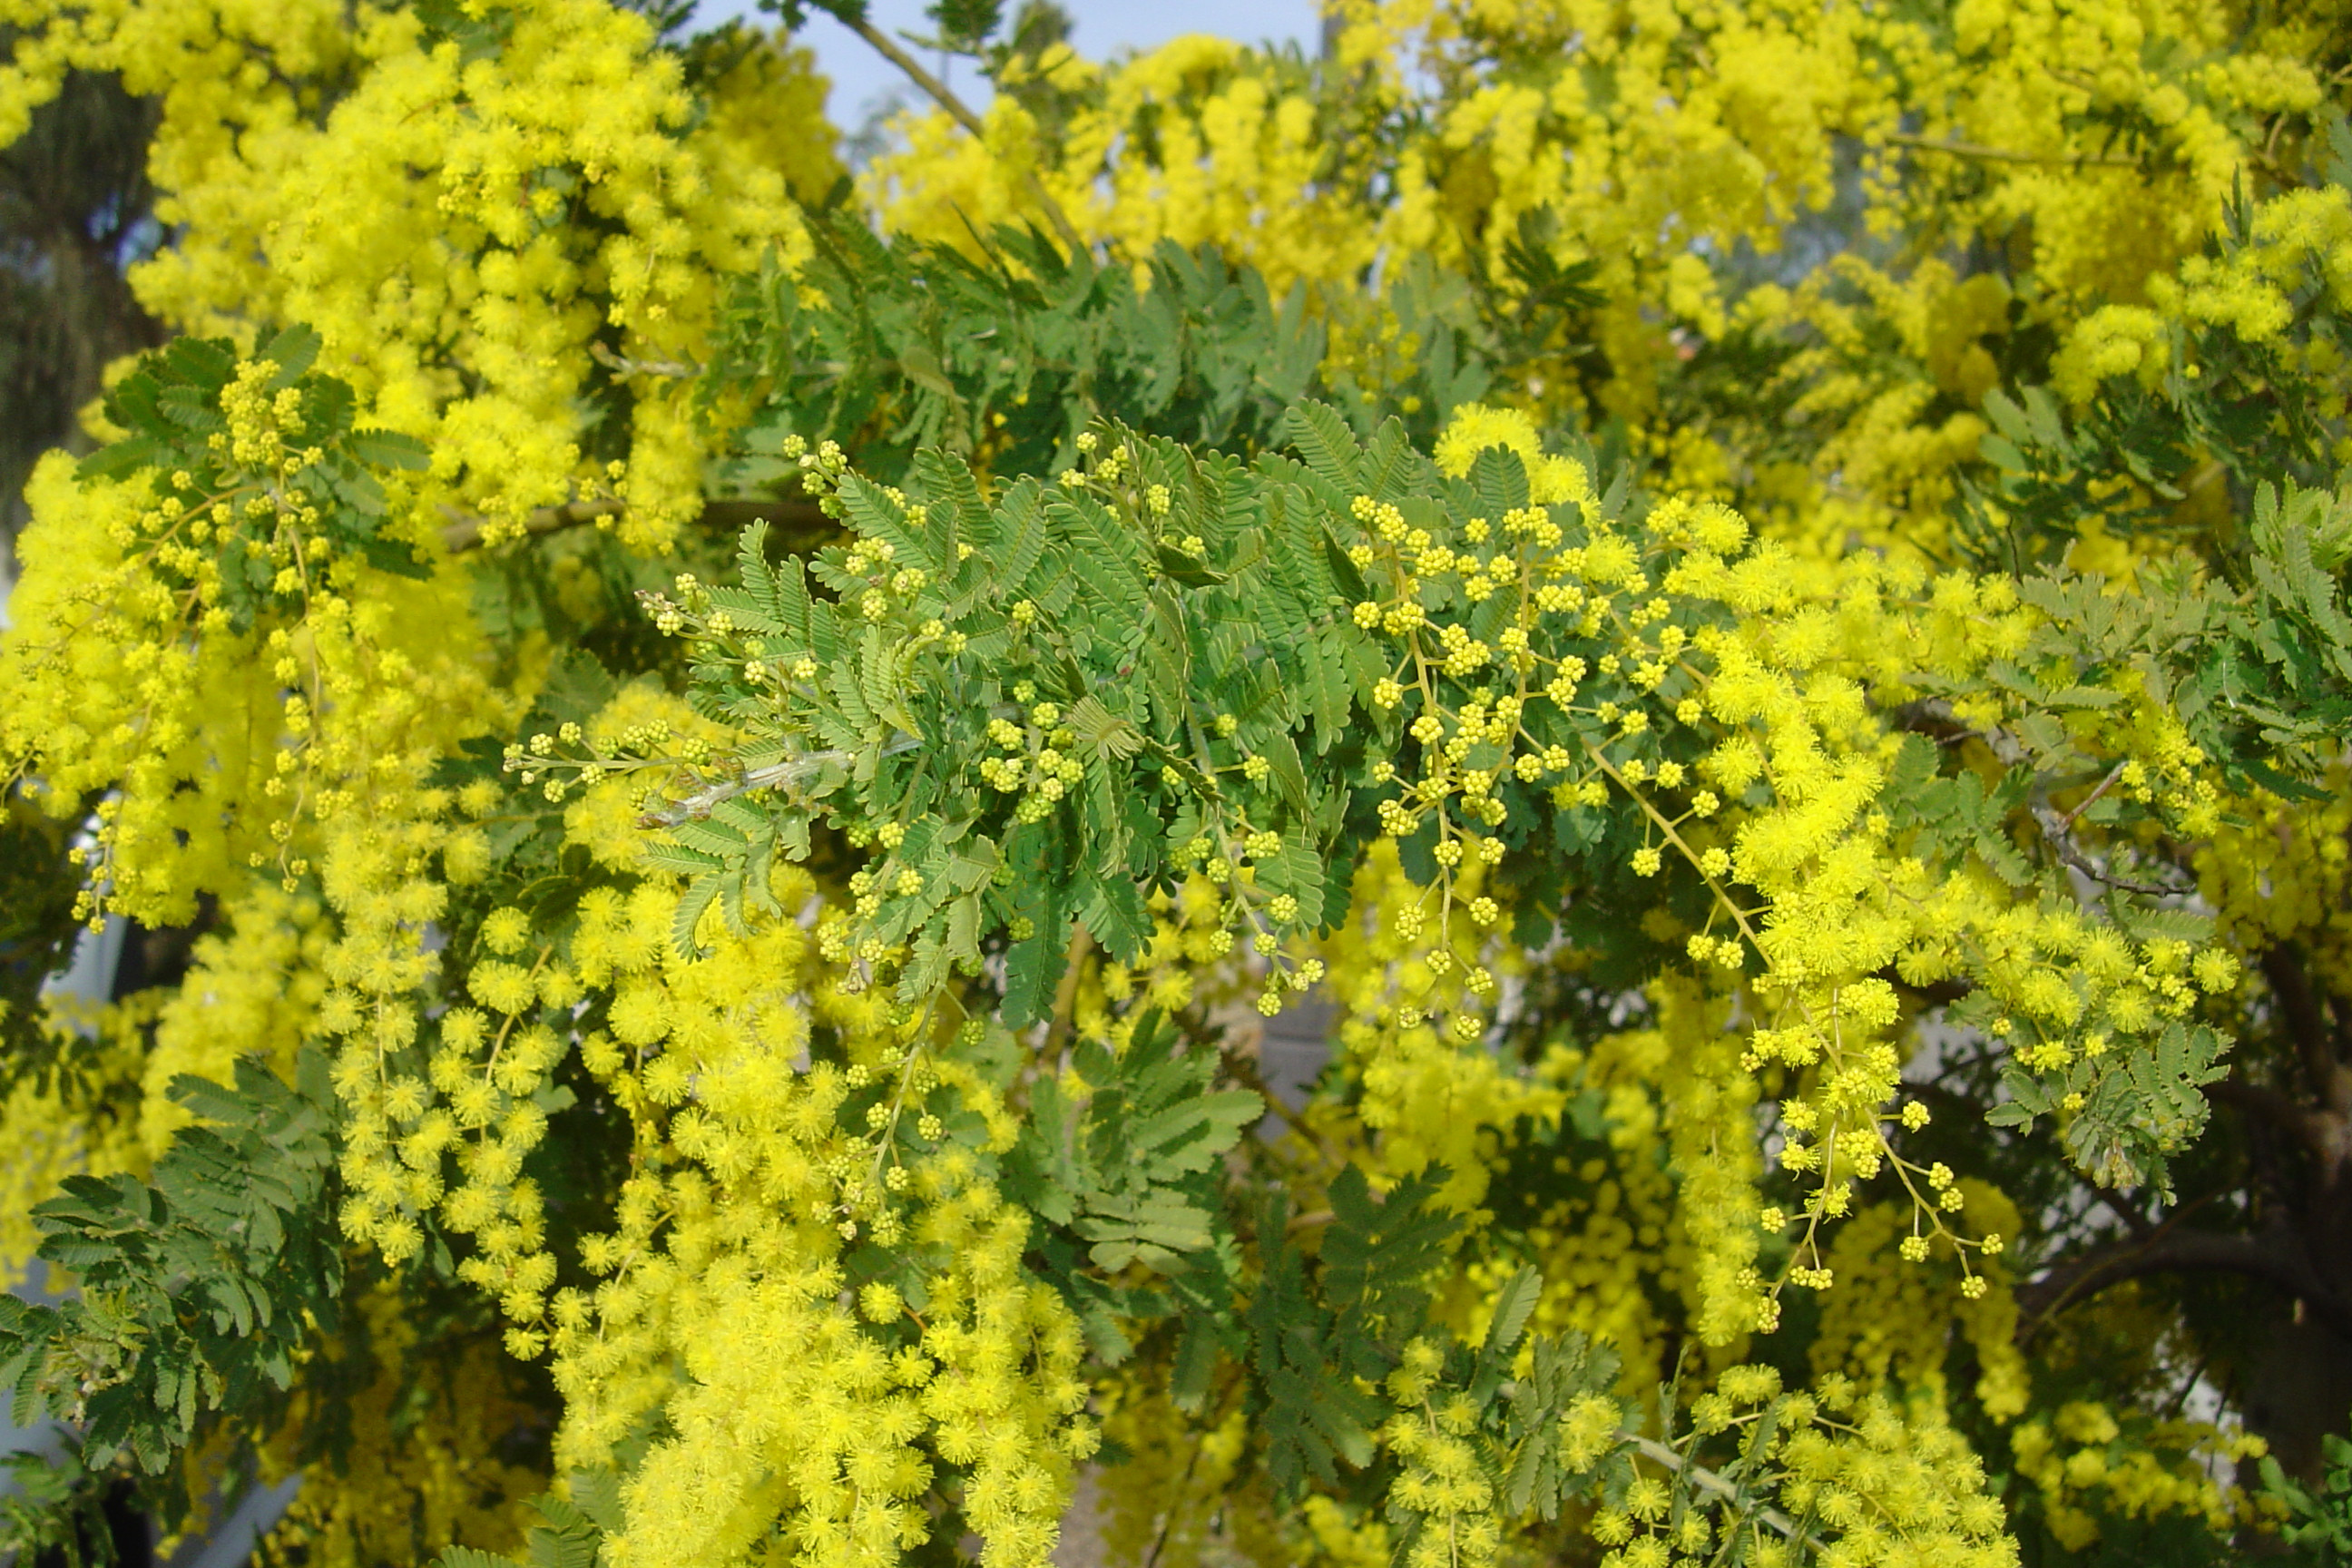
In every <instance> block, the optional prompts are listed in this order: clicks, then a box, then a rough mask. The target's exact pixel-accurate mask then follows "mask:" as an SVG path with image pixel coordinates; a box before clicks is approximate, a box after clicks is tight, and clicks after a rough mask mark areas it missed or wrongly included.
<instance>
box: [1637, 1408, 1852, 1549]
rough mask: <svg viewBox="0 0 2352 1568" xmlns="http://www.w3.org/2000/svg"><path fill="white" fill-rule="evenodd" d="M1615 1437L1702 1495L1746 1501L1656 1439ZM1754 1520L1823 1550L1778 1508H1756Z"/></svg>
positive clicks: (1702, 1467) (1734, 1489)
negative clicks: (1681, 1477) (1677, 1474)
mask: <svg viewBox="0 0 2352 1568" xmlns="http://www.w3.org/2000/svg"><path fill="white" fill-rule="evenodd" d="M1617 1436H1618V1439H1619V1440H1620V1441H1621V1442H1626V1443H1631V1444H1632V1445H1633V1447H1634V1448H1635V1449H1636V1450H1637V1451H1638V1452H1639V1453H1640V1454H1641V1455H1642V1457H1643V1458H1645V1459H1654V1460H1656V1461H1657V1462H1658V1463H1659V1464H1661V1465H1664V1466H1665V1467H1667V1468H1669V1469H1673V1470H1677V1471H1680V1472H1681V1473H1682V1474H1684V1475H1685V1476H1687V1477H1689V1478H1690V1481H1691V1484H1692V1485H1693V1486H1696V1487H1697V1488H1698V1489H1701V1490H1702V1491H1710V1492H1713V1493H1715V1494H1716V1495H1717V1497H1721V1498H1727V1499H1729V1500H1731V1501H1732V1502H1734V1503H1736V1504H1740V1505H1743V1506H1744V1505H1745V1504H1746V1503H1747V1502H1748V1497H1747V1494H1745V1493H1744V1492H1742V1491H1741V1490H1740V1489H1738V1487H1737V1486H1734V1485H1733V1484H1732V1483H1731V1482H1730V1481H1728V1480H1726V1479H1724V1478H1723V1477H1721V1476H1719V1475H1717V1474H1716V1473H1715V1472H1714V1471H1713V1470H1710V1469H1708V1468H1706V1466H1705V1465H1702V1464H1700V1463H1698V1462H1697V1461H1696V1460H1695V1459H1691V1458H1685V1457H1684V1456H1683V1455H1681V1454H1677V1453H1675V1451H1674V1450H1673V1449H1672V1448H1670V1447H1666V1445H1664V1443H1661V1442H1659V1441H1658V1440H1657V1439H1656V1438H1655V1437H1642V1436H1635V1435H1634V1434H1633V1433H1631V1432H1620V1433H1618V1434H1617ZM1754 1517H1756V1518H1757V1519H1759V1520H1760V1521H1763V1522H1764V1523H1766V1524H1768V1525H1769V1526H1771V1527H1772V1528H1773V1529H1774V1530H1777V1531H1780V1533H1781V1535H1782V1536H1784V1537H1786V1538H1787V1539H1788V1540H1790V1541H1802V1542H1804V1543H1805V1544H1806V1545H1808V1546H1810V1547H1811V1548H1812V1549H1813V1550H1814V1551H1816V1552H1818V1551H1820V1550H1821V1549H1822V1542H1819V1541H1817V1540H1815V1539H1814V1538H1813V1537H1812V1536H1811V1535H1808V1534H1806V1533H1805V1531H1804V1530H1803V1529H1802V1528H1801V1526H1799V1524H1798V1523H1797V1521H1795V1520H1793V1519H1790V1517H1789V1516H1788V1515H1787V1514H1785V1513H1782V1512H1781V1511H1780V1510H1779V1509H1777V1508H1758V1509H1757V1510H1755V1515H1754Z"/></svg>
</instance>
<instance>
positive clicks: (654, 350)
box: [0, 0, 831, 548]
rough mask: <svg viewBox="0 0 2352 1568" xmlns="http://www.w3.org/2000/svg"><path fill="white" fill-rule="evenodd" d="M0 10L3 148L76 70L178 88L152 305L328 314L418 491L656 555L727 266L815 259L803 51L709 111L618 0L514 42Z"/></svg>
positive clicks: (272, 11) (149, 91)
mask: <svg viewBox="0 0 2352 1568" xmlns="http://www.w3.org/2000/svg"><path fill="white" fill-rule="evenodd" d="M0 21H5V22H6V23H7V24H8V25H9V26H11V27H12V28H13V29H15V30H16V31H15V32H14V33H13V35H12V38H13V51H14V52H13V60H12V63H10V64H9V65H6V66H5V67H0V145H5V144H6V143H7V142H11V141H13V140H14V139H15V137H16V135H17V134H20V133H21V130H22V127H23V125H24V124H25V122H26V116H27V114H28V113H29V111H30V110H31V108H32V107H34V106H35V105H37V104H38V103H39V102H41V101H42V100H45V99H47V97H48V96H50V95H51V94H53V93H54V92H55V91H56V90H57V86H58V80H59V79H60V78H61V75H62V73H63V72H65V71H67V70H71V69H82V70H91V71H101V72H111V73H117V74H119V75H120V77H121V80H122V82H123V85H124V86H125V87H126V88H128V89H130V90H131V92H132V93H134V94H142V95H153V96H155V97H157V98H159V99H161V100H162V102H163V119H162V122H161V124H160V126H159V128H158V130H157V132H156V137H155V142H154V146H153V149H152V153H151V155H150V168H151V170H152V173H153V174H154V177H155V180H156V184H157V187H158V199H157V205H156V216H157V218H158V219H159V220H161V221H162V222H163V223H165V224H167V225H171V226H174V228H175V232H176V236H177V237H176V239H175V243H173V245H172V246H170V247H166V248H165V249H163V250H162V251H161V252H159V253H158V254H157V255H156V256H155V257H153V258H151V259H149V260H147V261H144V262H142V263H140V264H139V265H138V266H137V267H135V268H133V269H132V272H131V285H132V288H133V289H134V291H135V292H136V293H137V294H138V296H139V299H140V300H141V302H142V304H143V305H144V306H145V307H146V308H147V309H148V310H150V311H151V312H152V313H153V314H154V315H155V316H157V317H158V318H159V319H161V320H162V321H165V322H167V323H169V324H171V325H173V326H174V327H177V328H179V329H181V330H183V331H191V332H195V333H199V334H214V333H217V334H225V335H228V336H232V337H236V338H237V339H239V340H240V341H241V342H250V341H251V337H252V333H253V331H254V330H255V326H256V324H257V323H260V322H267V321H279V322H286V321H302V322H307V323H309V324H310V325H311V326H313V327H315V328H316V329H318V331H320V333H321V334H323V335H324V337H325V339H326V341H327V351H326V355H325V361H324V364H325V368H327V369H329V370H330V371H331V372H332V373H333V374H337V375H340V376H341V377H343V378H344V379H346V380H348V381H350V382H352V384H354V385H355V386H356V387H357V388H358V389H359V392H360V395H361V397H362V401H363V402H364V403H365V404H366V405H369V406H371V407H372V408H373V410H374V411H375V416H376V418H377V419H378V421H379V422H381V423H383V424H384V425H387V426H391V427H393V428H395V429H399V430H404V431H406V432H408V433H410V434H413V435H416V436H420V437H425V438H427V439H428V440H429V441H430V442H431V444H432V446H433V447H434V450H435V455H436V469H435V472H434V475H433V477H432V479H431V480H430V481H429V482H428V483H427V485H426V486H425V489H426V492H427V500H429V501H430V502H432V503H434V504H436V505H449V506H452V507H455V508H457V509H461V510H463V511H466V512H470V513H476V514H480V515H482V516H483V517H485V518H486V519H487V522H486V525H485V526H484V527H483V528H482V530H481V536H482V537H483V538H485V539H488V540H495V539H497V538H499V537H501V536H506V535H510V534H513V533H517V532H520V531H521V529H522V528H523V526H524V524H525V522H526V520H527V519H528V518H529V516H530V513H531V512H532V511H533V510H534V509H538V508H542V507H547V506H551V505H559V504H562V503H565V502H571V501H574V500H581V501H584V502H588V503H591V504H597V503H602V504H603V505H604V508H605V510H607V511H608V512H613V513H616V515H617V526H618V527H619V529H620V531H621V532H622V534H623V536H624V537H625V538H626V539H628V540H630V541H631V542H634V543H635V544H637V545H639V546H641V547H647V548H657V547H660V546H662V545H664V544H665V543H666V542H667V541H668V540H669V539H670V537H671V535H672V533H673V531H675V529H676V528H677V525H678V523H679V522H680V521H683V520H685V519H687V518H689V517H691V516H692V515H693V514H694V512H695V511H697V510H698V506H699V503H698V497H699V494H700V486H701V472H700V465H701V461H702V458H703V457H704V455H705V452H706V450H707V449H708V442H709V429H708V428H707V426H706V424H705V423H703V422H698V421H697V420H696V419H695V418H694V417H692V416H691V411H690V409H689V407H688V397H689V393H688V388H687V386H686V384H685V383H684V382H683V381H682V380H681V379H679V377H680V376H681V375H682V374H685V373H686V372H687V371H688V370H689V369H690V367H691V366H692V365H693V364H694V363H696V362H697V361H698V357H699V356H700V354H701V353H702V351H703V344H704V342H705V338H706V335H707V333H708V331H709V328H710V326H711V324H712V322H713V321H714V319H715V316H716V312H717V310H718V298H719V289H720V288H721V286H722V285H721V279H722V278H723V277H724V276H726V275H728V274H730V273H738V272H742V271H745V270H748V269H749V268H751V267H753V266H754V265H756V264H757V262H758V260H759V258H760V256H761V253H762V252H763V251H764V250H766V249H768V248H770V247H773V248H775V249H776V250H777V251H778V252H779V253H780V254H781V255H782V258H783V259H784V261H785V263H786V265H787V266H788V267H789V266H792V265H794V264H795V263H796V260H797V258H799V257H801V256H803V255H804V254H805V253H806V246H807V239H806V237H805V235H804V233H803V229H802V227H801V226H800V222H799V218H798V215H797V212H796V210H795V209H794V208H793V205H792V204H791V202H790V201H789V199H788V198H787V196H786V194H785V182H786V177H787V175H788V174H789V175H796V176H798V177H799V178H800V179H802V180H809V179H814V178H821V177H823V176H824V174H828V173H829V169H828V168H827V166H826V165H827V160H826V158H825V156H824V154H822V153H814V154H813V153H810V152H809V151H808V149H809V148H811V147H815V148H819V149H822V148H824V147H825V146H827V145H829V144H830V142H831V136H830V133H829V132H825V131H824V130H823V128H822V127H823V121H822V117H821V114H820V112H819V111H820V109H821V104H820V102H819V101H818V95H817V94H816V93H815V92H814V90H813V84H812V81H811V79H810V76H809V72H808V68H807V58H806V57H805V55H804V54H799V53H793V52H787V51H783V50H782V49H780V48H779V47H776V46H774V45H772V44H770V43H767V42H765V41H761V42H760V43H759V45H758V47H757V48H756V49H755V51H754V58H752V59H751V61H750V62H748V63H746V64H743V65H739V67H738V68H737V69H736V70H734V71H732V72H730V73H729V74H728V76H727V77H726V78H725V79H722V80H721V81H720V82H719V83H718V84H716V87H715V92H716V95H717V102H718V103H719V105H720V106H721V107H720V109H719V112H717V113H715V114H712V115H709V116H708V117H703V116H698V113H697V109H696V104H695V102H694V100H693V99H692V98H691V97H690V96H689V94H688V91H687V90H686V89H685V86H684V84H683V81H682V78H681V75H680V67H679V64H678V61H677V58H676V57H675V56H674V55H670V54H666V53H662V52H658V51H656V49H655V47H654V44H655V37H654V29H653V27H652V26H651V24H650V23H649V22H648V21H647V20H646V18H645V17H644V16H641V15H639V14H637V13H635V12H634V11H631V10H628V9H626V8H624V7H618V6H614V5H606V4H604V3H603V0H517V3H515V4H511V5H502V6H499V7H498V8H497V12H496V15H495V16H487V15H486V16H484V17H483V18H482V19H479V20H478V21H476V22H475V23H474V24H473V25H474V26H479V27H485V28H488V27H493V26H494V27H495V28H496V29H497V30H498V31H499V34H500V35H501V37H500V41H499V44H498V47H496V48H495V49H493V50H491V51H489V52H488V53H487V54H486V55H480V54H478V53H476V52H473V51H468V50H467V49H466V48H463V47H461V45H460V41H459V40H457V39H455V38H436V37H434V36H433V35H432V34H430V33H429V31H428V30H427V27H426V25H425V21H424V19H423V16H422V15H421V14H420V13H418V12H417V11H415V10H414V9H413V8H410V7H407V6H390V5H386V6H376V5H368V6H363V7H361V8H359V9H358V10H357V12H356V13H350V12H347V8H346V7H344V6H342V5H335V4H330V3H328V0H295V3H294V4H292V5H286V6H274V5H273V6H268V7H260V8H256V7H253V6H250V5H241V4H232V3H226V0H89V3H87V4H75V5H50V4H47V0H11V3H10V4H8V5H5V6H0ZM747 98H751V99H758V100H761V102H762V103H763V104H764V105H765V107H764V108H763V109H762V110H761V111H760V112H759V113H756V114H754V113H748V112H746V110H745V101H746V100H747ZM786 111H789V116H787V115H786ZM790 116H797V120H796V121H795V120H792V119H791V118H790ZM780 119H782V120H783V121H784V123H779V121H780ZM819 194H821V193H819ZM592 343H593V344H595V345H596V346H598V347H600V348H602V349H603V350H604V352H605V353H607V355H608V356H610V360H611V363H608V364H607V365H606V366H605V367H604V368H605V369H607V370H611V371H612V376H611V378H610V379H612V380H613V381H614V385H612V386H610V387H609V388H601V389H600V387H599V386H597V385H596V384H594V383H595V381H596V378H597V377H598V376H599V375H600V369H599V365H598V363H597V362H596V361H595V360H594V359H593V357H592V356H591V354H590V353H589V350H590V347H591V345H592ZM616 366H617V368H615V367H616ZM632 367H634V368H632ZM591 401H596V402H602V403H604V404H606V405H610V408H611V413H610V416H609V417H608V426H609V427H608V428H607V429H605V430H603V431H593V432H592V430H591V427H590V426H591V424H592V420H591V419H590V418H589V417H588V416H583V406H584V405H586V404H587V403H589V402H591ZM592 444H593V449H592ZM607 462H610V463H611V464H612V465H613V468H610V469H608V468H606V467H605V464H606V463H607ZM603 521H606V522H607V523H612V522H614V521H615V518H614V517H613V516H608V517H606V518H605V519H604V520H603Z"/></svg>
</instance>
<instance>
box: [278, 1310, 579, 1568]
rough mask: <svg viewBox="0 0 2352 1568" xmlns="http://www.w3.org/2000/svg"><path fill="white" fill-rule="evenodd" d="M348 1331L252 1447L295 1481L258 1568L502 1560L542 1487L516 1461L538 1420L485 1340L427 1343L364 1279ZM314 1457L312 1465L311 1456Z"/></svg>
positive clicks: (516, 1377)
mask: <svg viewBox="0 0 2352 1568" xmlns="http://www.w3.org/2000/svg"><path fill="white" fill-rule="evenodd" d="M346 1311H347V1313H348V1314H349V1321H350V1324H351V1327H352V1334H351V1337H350V1339H349V1340H348V1341H346V1342H343V1343H341V1344H340V1345H337V1346H334V1347H333V1348H332V1349H331V1350H329V1351H326V1352H321V1354H322V1358H323V1357H327V1356H331V1357H332V1358H333V1359H332V1360H331V1361H330V1362H328V1363H327V1364H325V1365H320V1362H319V1361H318V1360H314V1361H313V1363H311V1365H312V1368H313V1370H314V1374H315V1375H316V1376H317V1382H316V1383H315V1384H312V1383H309V1382H304V1383H298V1384H296V1386H295V1388H294V1390H293V1391H292V1393H291V1395H290V1397H289V1400H288V1402H287V1408H286V1410H285V1412H284V1415H285V1422H284V1425H283V1426H280V1427H279V1428H278V1430H277V1431H276V1432H275V1433H273V1434H272V1435H271V1437H270V1440H269V1442H268V1444H267V1445H265V1446H264V1447H263V1449H262V1452H261V1477H262V1479H263V1481H264V1482H265V1483H269V1484H274V1483H275V1482H277V1481H278V1480H280V1479H284V1478H285V1477H287V1476H289V1475H293V1474H297V1473H299V1474H300V1475H301V1476H302V1485H301V1487H300V1488H299V1489H298V1490H297V1491H296V1492H295V1494H294V1500H293V1501H292V1502H290V1503H289V1504H288V1506H287V1510H286V1512H285V1514H284V1515H283V1516H282V1517H281V1518H280V1519H279V1521H278V1523H277V1524H276V1525H275V1526H274V1527H273V1528H272V1529H271V1530H270V1531H269V1533H268V1535H267V1536H265V1537H264V1538H263V1539H262V1542H261V1543H260V1549H259V1556H258V1561H260V1562H261V1563H266V1564H268V1568H281V1565H282V1568H295V1565H297V1564H299V1565H301V1568H369V1565H371V1564H374V1563H404V1562H418V1561H427V1560H429V1559H430V1558H431V1557H432V1556H433V1555H435V1554H437V1553H438V1552H440V1551H441V1550H442V1549H443V1548H444V1547H445V1546H446V1544H447V1543H448V1542H453V1541H461V1542H467V1543H469V1544H472V1545H475V1546H478V1547H479V1548H481V1549H484V1550H488V1551H496V1552H513V1551H515V1550H516V1549H517V1548H519V1547H520V1545H521V1543H522V1539H523V1531H524V1529H525V1527H526V1526H527V1525H528V1524H529V1523H530V1522H533V1520H532V1519H531V1517H530V1512H529V1510H528V1508H527V1506H526V1500H528V1499H530V1497H532V1496H533V1495H535V1494H537V1493H538V1492H540V1491H541V1490H542V1489H544V1488H545V1486H546V1478H545V1477H544V1475H542V1474H541V1471H540V1470H539V1469H538V1468H537V1467H535V1466H533V1465H531V1464H530V1463H527V1462H524V1461H523V1460H522V1458H521V1457H520V1456H521V1455H522V1454H523V1453H527V1452H528V1448H527V1447H525V1445H526V1444H527V1443H528V1442H529V1441H530V1437H531V1436H532V1435H533V1433H532V1429H533V1427H534V1426H536V1425H537V1424H538V1423H539V1421H540V1420H541V1415H540V1412H539V1411H538V1410H537V1409H535V1408H534V1407H533V1405H531V1403H530V1400H529V1398H528V1392H527V1390H526V1388H525V1387H524V1378H525V1375H526V1374H525V1373H524V1371H523V1369H522V1368H520V1367H518V1366H516V1365H515V1364H514V1363H512V1362H511V1361H509V1360H507V1359H506V1357H505V1356H504V1355H503V1354H502V1353H501V1352H500V1350H499V1345H498V1342H497V1339H496V1336H494V1335H474V1336H470V1337H468V1338H467V1339H465V1340H463V1341H461V1342H459V1344H458V1346H457V1353H456V1354H455V1355H452V1354H451V1348H452V1347H450V1346H449V1345H447V1344H446V1343H436V1342H433V1338H432V1336H428V1335H427V1334H426V1333H425V1331H424V1327H423V1325H422V1324H421V1323H419V1322H418V1321H417V1315H416V1313H415V1305H414V1303H413V1301H412V1300H409V1299H407V1298H405V1297H404V1294H403V1293H402V1292H401V1291H399V1290H397V1289H393V1288H391V1287H389V1286H388V1285H386V1284H383V1283H377V1284H375V1285H373V1286H372V1287H371V1288H369V1289H366V1290H364V1291H362V1292H357V1293H356V1299H355V1300H352V1301H351V1303H350V1304H349V1306H348V1307H347V1308H346ZM321 1450H324V1451H325V1453H326V1455H327V1456H328V1457H326V1458H323V1459H322V1458H320V1451H321Z"/></svg>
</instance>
